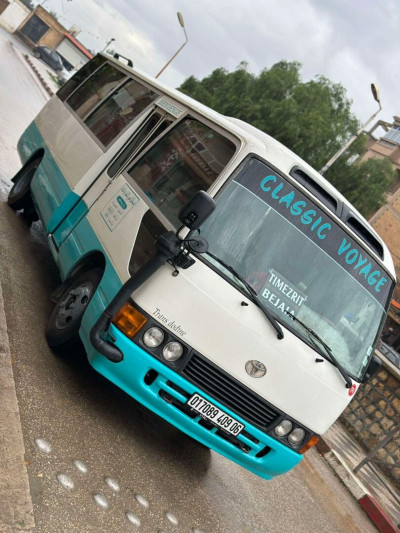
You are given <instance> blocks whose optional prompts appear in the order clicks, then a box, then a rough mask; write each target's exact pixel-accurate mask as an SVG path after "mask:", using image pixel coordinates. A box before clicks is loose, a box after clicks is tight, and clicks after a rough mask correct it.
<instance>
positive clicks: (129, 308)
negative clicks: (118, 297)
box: [112, 302, 147, 338]
mask: <svg viewBox="0 0 400 533" xmlns="http://www.w3.org/2000/svg"><path fill="white" fill-rule="evenodd" d="M146 322H147V318H146V317H145V316H143V315H142V313H139V311H138V310H137V309H135V308H134V307H133V305H132V304H131V303H129V302H127V303H126V304H125V305H124V306H123V307H121V309H120V310H119V312H118V314H117V315H116V316H115V317H114V318H113V320H112V323H113V324H114V326H116V327H117V328H118V329H119V330H120V331H122V333H123V334H124V335H126V336H127V337H129V338H132V337H134V336H135V335H136V334H137V333H138V332H139V331H140V330H141V329H142V327H143V326H144V325H145V324H146Z"/></svg>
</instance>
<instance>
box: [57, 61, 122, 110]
mask: <svg viewBox="0 0 400 533" xmlns="http://www.w3.org/2000/svg"><path fill="white" fill-rule="evenodd" d="M125 78H126V74H124V73H123V72H121V71H120V70H118V69H116V68H115V67H114V66H113V65H110V64H108V63H107V64H106V65H103V66H102V67H101V68H99V69H98V70H96V72H95V73H94V74H93V75H92V76H90V78H88V79H87V80H86V81H85V82H84V83H83V84H82V85H81V86H80V87H79V88H78V89H77V90H76V91H75V92H74V93H73V94H72V95H71V96H70V97H69V98H68V100H67V104H68V105H69V106H70V107H71V109H72V110H73V111H75V113H76V114H77V115H78V117H79V118H82V119H83V118H84V117H85V116H87V115H88V114H89V113H90V112H91V111H93V109H94V108H95V107H96V106H97V104H99V102H101V101H102V100H103V99H104V98H105V97H106V96H108V95H109V93H110V92H112V91H113V90H114V89H115V88H116V87H117V86H118V85H119V84H120V83H121V82H122V81H123V80H124V79H125Z"/></svg>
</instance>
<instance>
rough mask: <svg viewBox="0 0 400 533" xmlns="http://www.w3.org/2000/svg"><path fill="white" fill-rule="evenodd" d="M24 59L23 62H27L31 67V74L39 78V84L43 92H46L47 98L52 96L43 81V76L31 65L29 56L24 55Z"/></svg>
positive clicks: (51, 92)
mask: <svg viewBox="0 0 400 533" xmlns="http://www.w3.org/2000/svg"><path fill="white" fill-rule="evenodd" d="M24 58H25V60H26V61H27V63H28V64H29V66H30V67H31V69H32V70H33V72H34V73H35V74H36V76H37V77H38V78H39V81H40V83H41V84H42V85H43V87H44V89H45V91H46V92H47V94H48V95H49V96H53V94H54V93H53V91H52V90H51V89H50V87H49V86H48V85H47V82H46V81H45V79H44V78H43V76H42V75H41V74H40V72H39V71H38V69H37V68H36V67H35V65H34V64H33V63H32V61H31V60H30V58H29V56H27V55H24Z"/></svg>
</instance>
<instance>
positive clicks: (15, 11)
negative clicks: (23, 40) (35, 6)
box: [0, 0, 31, 33]
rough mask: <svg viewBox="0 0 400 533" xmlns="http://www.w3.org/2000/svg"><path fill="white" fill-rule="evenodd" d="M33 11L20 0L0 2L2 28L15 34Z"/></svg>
mask: <svg viewBox="0 0 400 533" xmlns="http://www.w3.org/2000/svg"><path fill="white" fill-rule="evenodd" d="M30 12H31V10H30V9H29V8H28V7H26V5H24V4H23V3H22V2H20V0H0V26H2V27H3V28H5V29H6V30H7V31H8V32H10V33H14V31H15V30H16V29H17V28H18V26H19V25H20V24H21V22H22V21H23V20H25V19H26V18H27V17H28V16H29V14H30Z"/></svg>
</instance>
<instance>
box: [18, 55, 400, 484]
mask: <svg viewBox="0 0 400 533" xmlns="http://www.w3.org/2000/svg"><path fill="white" fill-rule="evenodd" d="M18 151H19V155H20V158H21V161H22V168H21V170H20V171H19V172H18V173H17V174H16V176H15V177H14V178H13V187H12V189H11V191H10V193H9V197H8V203H9V205H10V206H11V207H12V208H13V209H15V210H18V211H22V213H23V215H24V216H25V218H26V219H27V220H28V221H32V220H35V219H37V218H39V219H40V221H41V222H42V224H43V227H44V229H45V231H46V234H47V238H48V243H49V246H50V249H51V251H52V254H53V257H54V259H55V261H56V263H57V265H58V268H59V270H60V273H61V277H62V285H61V286H60V287H59V288H58V289H57V291H56V293H55V294H54V295H53V296H54V299H55V301H56V305H55V308H54V311H53V314H52V316H51V318H50V321H49V325H48V327H47V331H46V338H47V341H48V343H49V345H50V346H51V347H53V348H58V347H61V346H65V345H66V344H68V343H70V342H72V341H74V340H76V339H77V338H80V339H81V340H82V342H83V344H84V346H85V349H86V353H87V357H88V359H89V361H90V364H91V365H92V366H93V368H94V369H95V370H97V372H99V373H100V374H102V375H103V376H105V377H106V378H107V379H108V380H110V381H111V382H112V383H114V384H115V385H117V386H118V387H120V388H121V389H123V390H124V391H125V392H126V393H127V394H129V395H130V396H132V397H133V398H135V399H136V400H138V401H139V402H141V403H142V404H143V405H145V406H146V407H147V408H149V409H151V410H152V411H154V412H155V413H157V414H158V415H159V416H161V417H163V418H164V419H165V420H168V421H169V422H170V423H171V424H173V425H175V426H176V427H177V428H179V429H180V430H182V431H184V432H185V433H187V434H188V435H190V436H191V437H193V438H194V439H197V440H198V441H200V442H201V443H202V444H204V445H205V446H207V447H209V448H211V449H212V450H215V451H216V452H219V453H220V454H222V455H224V456H225V457H227V458H229V459H231V460H232V461H235V462H236V463H238V464H240V465H242V466H243V467H244V468H247V469H248V470H250V471H252V472H254V473H255V474H257V475H259V476H261V477H263V478H265V479H271V478H272V477H274V476H276V475H279V474H283V473H285V472H287V471H288V470H290V469H291V468H292V467H294V466H295V465H296V464H297V463H298V462H299V461H300V460H301V458H302V455H303V454H304V452H305V451H306V450H307V449H309V448H310V447H311V446H313V445H315V443H316V442H317V441H318V436H319V435H320V434H322V433H324V432H325V431H326V430H327V429H328V428H329V426H330V425H331V424H332V423H333V422H334V421H335V420H336V419H337V418H338V416H339V415H340V414H341V413H342V411H343V410H344V409H345V407H346V406H347V404H348V403H349V401H350V400H351V398H352V397H353V395H354V393H355V392H356V390H357V388H358V387H359V385H360V383H363V382H365V381H366V380H367V379H369V378H370V377H371V375H372V374H373V373H374V372H376V370H377V369H378V368H379V360H378V359H377V358H376V356H374V355H373V353H374V345H375V343H376V341H377V339H378V337H379V334H380V331H381V328H382V325H383V322H384V320H385V317H386V313H387V310H388V306H389V302H390V298H391V294H392V291H393V287H394V283H395V271H394V268H393V262H392V259H391V257H390V254H389V252H388V249H387V247H386V246H385V244H384V243H383V242H382V240H381V239H380V237H379V236H378V235H377V234H376V233H375V231H374V230H373V229H372V228H371V227H370V226H369V224H368V223H367V222H366V221H365V220H364V219H363V218H362V217H361V215H360V214H359V213H358V212H357V211H356V210H355V209H354V208H353V206H352V205H351V204H350V203H349V202H348V201H347V200H346V199H345V198H344V197H343V196H342V195H341V194H340V193H339V192H338V191H337V190H336V189H335V188H334V187H332V185H330V184H329V183H328V182H327V181H326V180H325V179H324V178H323V177H322V176H321V175H320V174H318V173H317V172H316V171H315V170H313V169H312V168H311V167H310V166H309V165H307V164H306V163H305V162H304V161H302V160H301V159H300V158H299V157H297V156H296V155H295V154H293V153H292V152H291V151H289V150H288V149H286V148H285V147H284V146H282V145H281V144H280V143H278V142H277V141H275V140H274V139H272V138H271V137H269V136H268V135H266V134H265V133H263V132H261V131H259V130H257V129H256V128H254V127H252V126H250V125H248V124H246V123H244V122H242V121H240V120H237V119H233V118H227V117H224V116H221V115H220V114H218V113H216V112H214V111H212V110H211V109H209V108H207V107H205V106H203V105H201V104H199V103H198V102H196V101H194V100H192V99H191V98H188V97H186V96H185V95H183V94H181V93H180V92H178V91H176V90H173V89H170V88H168V87H166V86H165V85H163V84H162V83H160V82H159V81H158V80H156V79H154V78H152V77H149V76H147V75H145V74H143V73H142V72H140V71H138V70H136V69H133V68H132V65H131V63H130V62H129V63H128V65H125V62H124V61H121V60H120V59H119V57H118V56H117V57H116V58H111V57H109V56H106V55H102V54H100V55H97V56H96V57H95V58H94V59H92V60H91V61H90V62H89V63H87V64H86V65H85V66H84V67H83V68H82V69H81V70H79V71H78V72H77V73H76V74H75V75H74V76H73V77H72V78H71V79H70V80H69V81H68V82H67V83H66V84H65V85H64V86H63V87H61V88H60V90H59V91H58V92H57V94H56V95H54V96H53V97H52V98H51V99H50V100H49V102H48V103H47V104H46V105H45V106H44V108H43V109H42V111H41V112H40V113H39V114H38V116H37V117H36V118H35V120H34V121H33V122H32V123H31V124H30V125H29V127H28V128H27V129H26V131H25V132H24V133H23V135H22V137H21V139H20V140H19V143H18Z"/></svg>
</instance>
